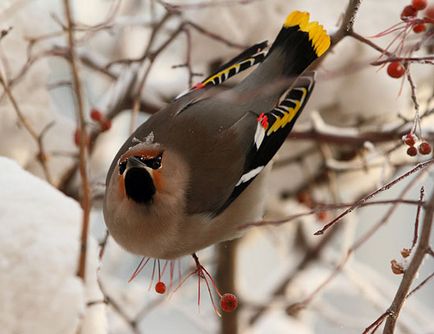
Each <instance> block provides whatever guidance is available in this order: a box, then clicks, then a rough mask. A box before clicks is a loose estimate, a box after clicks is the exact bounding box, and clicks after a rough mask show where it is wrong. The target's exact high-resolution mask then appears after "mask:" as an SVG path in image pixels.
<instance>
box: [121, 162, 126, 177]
mask: <svg viewBox="0 0 434 334" xmlns="http://www.w3.org/2000/svg"><path fill="white" fill-rule="evenodd" d="M126 168H127V161H126V160H124V161H122V162H120V163H119V174H120V175H122V174H123V173H124V172H125V169H126Z"/></svg>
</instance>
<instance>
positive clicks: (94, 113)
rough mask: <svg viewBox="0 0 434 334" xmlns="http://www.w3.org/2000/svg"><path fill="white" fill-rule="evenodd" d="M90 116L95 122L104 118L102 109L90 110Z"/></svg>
mask: <svg viewBox="0 0 434 334" xmlns="http://www.w3.org/2000/svg"><path fill="white" fill-rule="evenodd" d="M90 118H91V119H93V120H94V121H95V122H100V121H101V120H102V118H103V116H102V113H101V111H99V110H98V109H92V110H91V111H90Z"/></svg>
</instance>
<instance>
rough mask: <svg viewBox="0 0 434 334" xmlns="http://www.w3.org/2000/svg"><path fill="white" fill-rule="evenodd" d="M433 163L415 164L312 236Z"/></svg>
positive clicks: (430, 161)
mask: <svg viewBox="0 0 434 334" xmlns="http://www.w3.org/2000/svg"><path fill="white" fill-rule="evenodd" d="M433 162H434V159H430V160H427V161H424V162H421V163H419V164H417V165H416V166H415V167H413V168H412V169H410V170H409V171H408V172H406V173H404V174H403V175H400V176H398V177H397V178H395V179H393V180H392V181H390V182H388V183H386V184H385V185H384V186H382V187H380V188H378V189H376V190H375V191H373V192H371V193H370V194H369V195H367V196H365V197H363V198H361V199H360V200H358V201H357V202H356V203H354V204H353V205H352V206H351V207H349V208H348V209H346V210H345V211H344V212H342V213H341V214H339V215H338V216H337V217H336V218H335V219H333V220H332V221H331V222H330V223H328V224H326V225H325V226H324V227H323V228H322V229H320V230H318V231H317V232H315V233H314V234H315V235H321V234H323V233H324V232H325V231H326V230H328V229H329V228H330V227H332V226H333V225H334V224H336V223H337V222H339V221H340V220H341V219H342V218H343V217H344V216H346V215H347V214H349V213H351V212H352V211H354V210H355V209H357V208H359V207H360V206H361V205H362V204H363V203H365V202H366V201H367V200H369V199H371V198H373V197H374V196H376V195H377V194H379V193H380V192H383V191H385V190H388V189H390V188H392V187H393V186H394V185H396V184H397V183H399V182H400V181H402V180H403V179H405V178H407V177H408V176H410V175H411V174H413V173H415V172H418V171H420V170H421V169H424V168H426V167H428V166H429V165H431V164H432V163H433Z"/></svg>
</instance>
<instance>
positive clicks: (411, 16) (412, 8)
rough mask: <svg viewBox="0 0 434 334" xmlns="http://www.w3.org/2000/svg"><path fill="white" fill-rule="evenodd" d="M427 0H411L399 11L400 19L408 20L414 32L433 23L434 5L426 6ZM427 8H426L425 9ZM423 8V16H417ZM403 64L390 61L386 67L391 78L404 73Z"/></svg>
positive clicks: (422, 29) (417, 32) (422, 30)
mask: <svg viewBox="0 0 434 334" xmlns="http://www.w3.org/2000/svg"><path fill="white" fill-rule="evenodd" d="M427 6H428V1H427V0H412V1H411V4H410V5H408V6H405V7H404V9H403V10H402V12H401V20H402V21H404V22H409V24H411V27H412V29H413V31H414V32H415V33H416V34H419V33H422V32H424V31H426V29H427V24H428V23H434V5H433V6H430V7H428V8H427ZM426 8H427V9H426ZM424 9H426V10H425V12H424V17H423V18H421V19H418V18H417V15H418V13H419V12H420V11H422V10H424ZM405 70H406V69H405V64H402V63H401V62H400V61H392V62H391V63H390V64H389V66H388V67H387V74H388V75H389V76H390V77H392V78H401V77H402V76H403V75H404V73H405Z"/></svg>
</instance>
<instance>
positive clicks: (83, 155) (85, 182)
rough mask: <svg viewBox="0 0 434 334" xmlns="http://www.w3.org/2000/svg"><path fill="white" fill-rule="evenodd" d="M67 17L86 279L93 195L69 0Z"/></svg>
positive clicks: (79, 270)
mask: <svg viewBox="0 0 434 334" xmlns="http://www.w3.org/2000/svg"><path fill="white" fill-rule="evenodd" d="M64 7H65V17H66V21H67V24H68V45H69V52H70V65H71V73H72V79H73V80H72V83H73V87H74V94H75V98H76V103H77V119H78V121H77V123H78V124H77V125H78V126H77V129H78V130H79V131H80V146H79V159H80V160H79V170H80V177H81V187H82V199H81V207H82V209H83V222H82V229H81V237H80V255H79V260H78V268H77V276H78V277H80V278H82V279H83V280H84V279H85V274H86V255H87V239H88V234H89V220H90V209H91V200H92V199H91V194H90V186H89V178H88V175H87V155H88V152H87V143H86V142H87V138H88V134H87V131H86V121H85V117H84V104H83V96H82V91H81V84H80V78H79V75H78V67H77V59H76V55H75V45H74V21H73V17H72V13H71V6H70V2H69V0H64Z"/></svg>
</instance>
